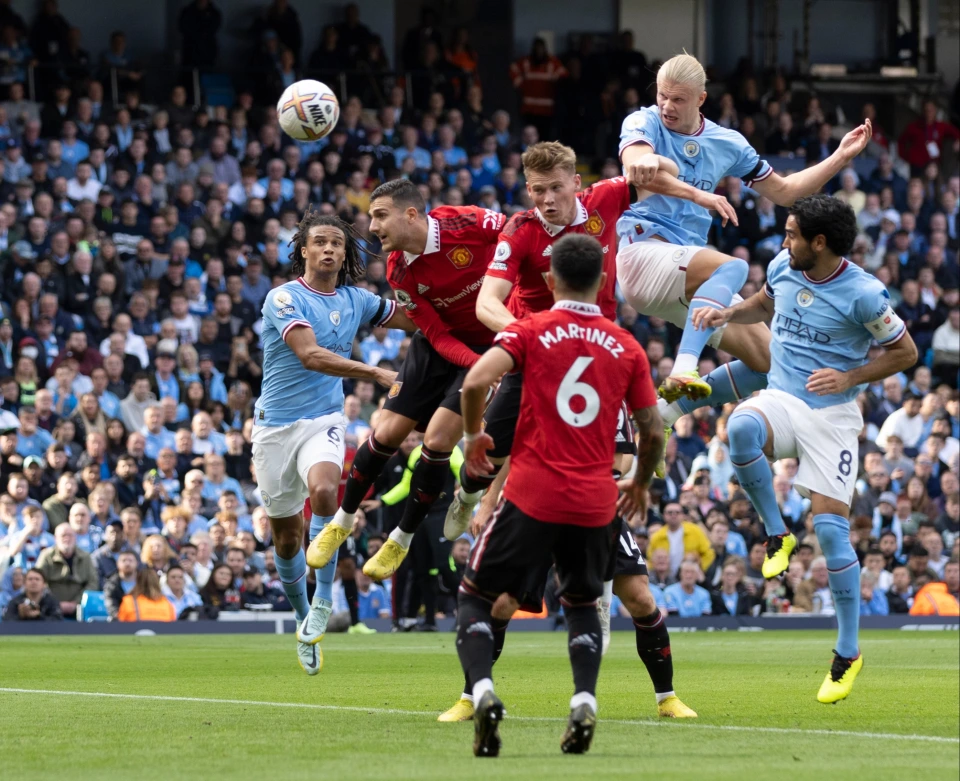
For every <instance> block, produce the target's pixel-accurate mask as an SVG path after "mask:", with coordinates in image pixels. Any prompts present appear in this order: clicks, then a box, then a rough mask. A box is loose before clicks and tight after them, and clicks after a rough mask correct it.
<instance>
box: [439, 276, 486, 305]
mask: <svg viewBox="0 0 960 781" xmlns="http://www.w3.org/2000/svg"><path fill="white" fill-rule="evenodd" d="M482 284H483V277H480V279H478V280H476V281H475V282H472V283H470V284H469V285H467V286H466V287H465V288H464V289H463V290H461V291H460V292H459V293H457V294H456V295H455V296H449V297H448V298H434V299H433V305H434V306H435V307H437V308H438V309H446V308H447V307H448V306H450V305H451V304H455V303H457V301H460V300H461V299H464V298H466V297H467V296H469V295H470V294H471V293H475V292H476V291H478V290H479V289H480V286H481V285H482Z"/></svg>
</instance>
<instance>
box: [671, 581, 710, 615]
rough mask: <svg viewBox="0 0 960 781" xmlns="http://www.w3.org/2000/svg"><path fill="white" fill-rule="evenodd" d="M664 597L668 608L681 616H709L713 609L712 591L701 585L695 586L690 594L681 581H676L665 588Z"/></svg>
mask: <svg viewBox="0 0 960 781" xmlns="http://www.w3.org/2000/svg"><path fill="white" fill-rule="evenodd" d="M663 599H664V602H665V603H666V605H667V610H668V611H669V612H671V613H676V614H677V615H678V616H679V617H680V618H698V617H699V616H709V615H710V613H711V612H712V611H713V603H712V602H711V601H710V592H709V591H707V590H706V589H705V588H702V587H701V586H694V587H693V593H692V594H688V593H687V592H686V591H684V590H683V587H682V586H681V585H680V584H679V583H674V584H673V585H672V586H667V587H666V588H665V589H664V590H663Z"/></svg>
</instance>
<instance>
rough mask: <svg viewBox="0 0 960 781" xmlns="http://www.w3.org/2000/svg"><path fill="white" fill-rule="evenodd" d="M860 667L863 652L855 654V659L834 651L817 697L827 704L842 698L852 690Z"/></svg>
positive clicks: (861, 665)
mask: <svg viewBox="0 0 960 781" xmlns="http://www.w3.org/2000/svg"><path fill="white" fill-rule="evenodd" d="M862 668H863V654H857V657H856V658H855V659H847V658H846V657H845V656H840V654H838V653H837V652H836V651H834V652H833V664H832V665H831V666H830V672H828V673H827V677H826V678H824V679H823V683H822V684H821V685H820V691H819V692H817V699H818V700H819V701H820V702H823V703H826V704H827V705H830V704H832V703H834V702H839V701H840V700H842V699H844V698H845V697H846V696H847V695H848V694H850V692H851V691H852V690H853V682H854V681H855V680H857V675H858V673H859V672H860V670H861V669H862Z"/></svg>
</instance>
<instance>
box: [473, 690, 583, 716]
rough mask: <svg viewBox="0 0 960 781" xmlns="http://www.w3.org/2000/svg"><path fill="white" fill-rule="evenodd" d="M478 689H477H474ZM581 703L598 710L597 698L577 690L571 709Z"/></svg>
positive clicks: (572, 699) (571, 701) (571, 700)
mask: <svg viewBox="0 0 960 781" xmlns="http://www.w3.org/2000/svg"><path fill="white" fill-rule="evenodd" d="M474 691H476V689H474ZM581 705H589V706H590V707H591V708H592V709H593V712H594V713H596V712H597V698H596V697H594V696H593V695H592V694H590V692H577V693H576V694H574V695H573V696H572V697H571V698H570V710H573V709H574V708H578V707H580V706H581Z"/></svg>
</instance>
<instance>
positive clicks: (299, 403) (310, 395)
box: [254, 278, 396, 426]
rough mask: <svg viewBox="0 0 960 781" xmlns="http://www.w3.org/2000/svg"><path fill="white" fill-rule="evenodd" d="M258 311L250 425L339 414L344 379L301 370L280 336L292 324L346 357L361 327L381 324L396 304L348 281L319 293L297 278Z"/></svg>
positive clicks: (271, 295) (272, 293) (269, 296)
mask: <svg viewBox="0 0 960 781" xmlns="http://www.w3.org/2000/svg"><path fill="white" fill-rule="evenodd" d="M261 311H262V314H263V334H262V337H261V338H262V340H263V386H262V390H261V394H260V398H259V399H257V405H256V408H255V410H254V423H255V424H256V425H258V426H286V425H288V424H290V423H294V422H296V421H298V420H301V419H303V418H310V419H312V418H319V417H322V416H323V415H330V414H332V413H334V412H342V411H343V378H341V377H330V376H327V375H325V374H320V373H319V372H314V371H310V370H309V369H305V368H304V367H303V364H301V363H300V359H299V358H297V356H296V354H295V353H294V352H293V350H291V349H290V348H289V347H288V346H287V344H286V342H285V341H284V337H286V335H287V334H288V333H289V332H290V331H291V330H292V329H294V328H297V327H300V326H309V327H310V328H312V329H313V332H314V334H316V337H317V344H318V345H319V346H320V347H323V348H324V349H327V350H330V351H331V352H333V353H336V354H337V355H339V356H340V357H341V358H349V357H350V355H351V353H352V351H353V340H354V339H355V338H356V336H357V331H358V329H359V328H360V326H362V325H363V324H365V323H369V324H370V325H375V326H376V325H382V324H384V323H386V322H387V321H388V320H390V318H392V317H393V315H394V312H395V311H396V303H395V302H394V301H388V300H386V299H383V298H380V296H377V295H374V294H373V293H371V292H369V291H368V290H364V289H363V288H359V287H353V286H351V285H345V286H344V287H338V288H337V289H336V290H335V291H334V292H333V293H321V292H320V291H319V290H314V289H313V288H311V287H310V286H309V285H307V283H306V282H304V281H303V279H302V278H300V279H297V280H294V281H293V282H287V283H286V284H285V285H281V286H280V287H278V288H275V289H274V290H271V291H270V293H268V294H267V299H266V301H264V304H263V309H262V310H261Z"/></svg>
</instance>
